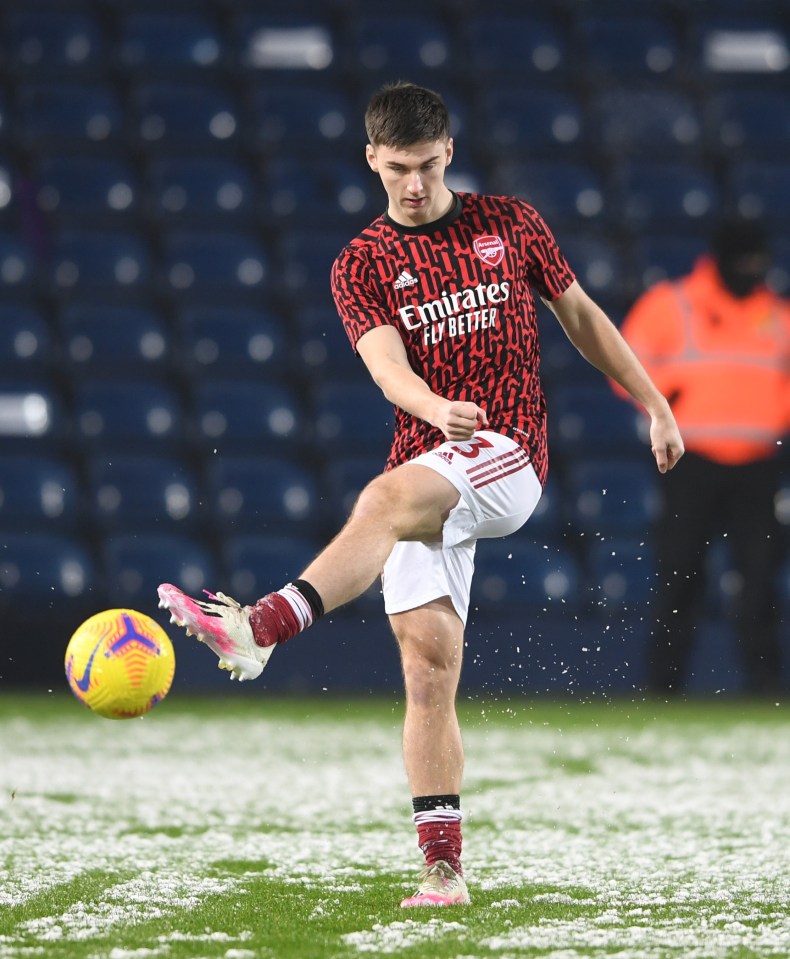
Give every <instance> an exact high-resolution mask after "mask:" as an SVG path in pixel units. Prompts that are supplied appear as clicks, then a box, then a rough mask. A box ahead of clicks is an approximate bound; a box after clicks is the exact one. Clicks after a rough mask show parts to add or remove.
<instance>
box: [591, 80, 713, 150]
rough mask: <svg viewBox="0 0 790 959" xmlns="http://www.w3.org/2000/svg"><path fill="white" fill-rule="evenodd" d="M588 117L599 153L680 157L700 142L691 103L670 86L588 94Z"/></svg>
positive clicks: (697, 120)
mask: <svg viewBox="0 0 790 959" xmlns="http://www.w3.org/2000/svg"><path fill="white" fill-rule="evenodd" d="M591 117H592V123H593V126H594V140H595V145H596V147H597V149H598V150H599V151H600V152H601V153H602V154H604V155H605V156H611V157H616V158H622V157H624V156H638V157H644V158H646V159H648V158H649V159H668V158H686V157H691V156H694V155H695V154H697V153H699V150H700V148H701V146H702V142H703V137H702V122H701V119H700V116H699V107H698V105H697V102H696V101H695V100H693V99H692V98H691V97H690V96H688V95H686V94H684V93H680V92H678V91H677V90H676V89H674V88H669V87H662V86H659V87H655V86H652V87H650V88H648V89H639V88H633V87H628V88H627V87H620V88H615V89H607V90H605V91H604V92H602V93H599V94H597V95H596V96H595V97H594V98H593V101H592V106H591Z"/></svg>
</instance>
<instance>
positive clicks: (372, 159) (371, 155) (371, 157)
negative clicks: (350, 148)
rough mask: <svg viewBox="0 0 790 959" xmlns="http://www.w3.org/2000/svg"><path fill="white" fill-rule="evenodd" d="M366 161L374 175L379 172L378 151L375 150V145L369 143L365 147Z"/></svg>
mask: <svg viewBox="0 0 790 959" xmlns="http://www.w3.org/2000/svg"><path fill="white" fill-rule="evenodd" d="M365 159H366V160H367V161H368V166H369V167H370V169H371V170H372V171H373V172H374V173H378V172H379V165H378V161H377V160H376V151H375V150H374V149H373V145H372V144H371V143H368V145H367V146H366V147H365Z"/></svg>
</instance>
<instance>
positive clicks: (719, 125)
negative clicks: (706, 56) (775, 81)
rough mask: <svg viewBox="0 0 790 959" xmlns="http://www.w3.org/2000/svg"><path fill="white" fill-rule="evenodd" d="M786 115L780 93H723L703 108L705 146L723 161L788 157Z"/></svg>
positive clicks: (765, 90)
mask: <svg viewBox="0 0 790 959" xmlns="http://www.w3.org/2000/svg"><path fill="white" fill-rule="evenodd" d="M789 113H790V111H788V109H787V95H786V92H785V91H784V90H779V89H772V88H771V87H770V86H767V85H766V87H765V88H763V87H761V88H759V89H747V90H743V89H741V90H726V91H720V92H718V93H715V94H713V95H711V96H710V98H709V99H708V100H707V102H706V105H705V124H706V128H707V136H708V142H709V143H710V145H711V147H712V148H713V149H714V150H715V151H716V152H718V153H719V154H720V155H721V156H722V158H723V159H724V160H726V161H728V162H729V161H731V160H732V158H733V157H734V156H737V157H743V158H755V159H762V160H777V159H779V158H780V157H784V158H785V160H786V159H787V158H788V156H790V116H789V115H788V114H789Z"/></svg>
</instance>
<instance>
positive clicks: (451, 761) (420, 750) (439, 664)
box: [390, 596, 469, 907]
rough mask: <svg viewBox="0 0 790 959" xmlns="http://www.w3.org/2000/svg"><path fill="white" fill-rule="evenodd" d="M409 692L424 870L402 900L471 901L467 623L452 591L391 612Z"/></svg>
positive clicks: (407, 756) (408, 725)
mask: <svg viewBox="0 0 790 959" xmlns="http://www.w3.org/2000/svg"><path fill="white" fill-rule="evenodd" d="M390 624H391V625H392V629H393V631H394V633H395V637H396V639H397V640H398V645H399V647H400V654H401V663H402V667H403V679H404V686H405V691H406V715H405V718H404V724H403V761H404V765H405V767H406V775H407V778H408V780H409V787H410V789H411V794H412V803H413V808H414V822H415V825H416V826H417V836H418V843H419V846H420V848H421V849H422V851H423V854H424V856H425V864H426V871H425V873H424V876H423V880H422V883H421V885H420V888H419V890H418V892H417V893H416V894H415V895H414V896H410V897H409V898H407V899H404V900H403V902H402V903H401V905H402V906H405V907H411V906H434V905H456V904H462V903H466V902H468V901H469V894H468V892H467V889H466V884H465V882H464V880H463V878H462V874H463V869H462V866H461V846H462V837H461V808H460V806H461V803H460V790H461V781H462V777H463V769H464V749H463V742H462V740H461V731H460V728H459V725H458V717H457V714H456V709H455V697H456V693H457V690H458V682H459V679H460V676H461V662H462V658H463V641H464V627H463V623H462V622H461V620H460V618H459V617H458V614H457V613H456V612H455V609H454V607H453V604H452V602H451V600H450V598H449V597H447V596H445V597H442V598H441V599H437V600H433V601H431V602H430V603H427V604H425V605H424V606H421V607H418V608H417V609H413V610H409V611H408V612H404V613H396V614H394V615H391V616H390Z"/></svg>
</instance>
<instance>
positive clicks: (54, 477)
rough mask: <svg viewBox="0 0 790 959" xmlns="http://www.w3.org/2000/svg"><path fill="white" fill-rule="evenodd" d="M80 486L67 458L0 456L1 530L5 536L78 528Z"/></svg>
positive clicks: (37, 454)
mask: <svg viewBox="0 0 790 959" xmlns="http://www.w3.org/2000/svg"><path fill="white" fill-rule="evenodd" d="M80 521H81V503H80V486H79V480H78V478H77V474H76V472H75V470H74V468H73V467H72V466H71V464H70V463H68V462H67V461H66V460H64V459H60V458H58V457H56V456H53V455H49V454H45V453H36V454H33V455H17V456H13V455H9V454H7V453H4V454H2V455H0V529H2V530H3V532H4V533H7V532H10V531H15V532H20V533H31V532H35V531H39V532H42V533H43V532H53V531H55V530H61V531H62V530H73V529H76V528H77V526H78V524H79V523H80Z"/></svg>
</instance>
